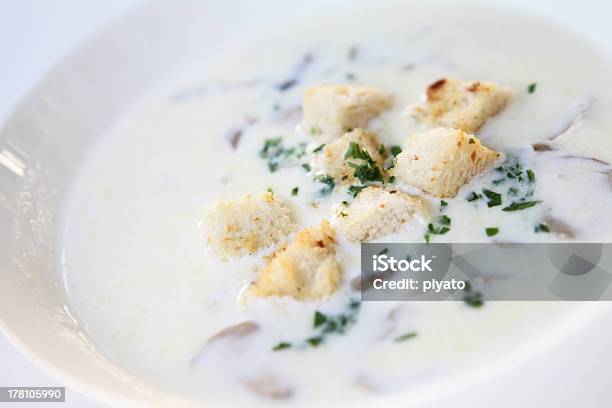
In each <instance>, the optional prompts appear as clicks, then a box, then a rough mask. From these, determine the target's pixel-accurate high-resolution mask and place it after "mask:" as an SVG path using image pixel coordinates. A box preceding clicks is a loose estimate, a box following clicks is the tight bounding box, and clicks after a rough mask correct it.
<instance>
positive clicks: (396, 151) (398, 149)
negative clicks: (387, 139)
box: [389, 146, 402, 157]
mask: <svg viewBox="0 0 612 408" xmlns="http://www.w3.org/2000/svg"><path fill="white" fill-rule="evenodd" d="M389 151H390V152H391V154H392V155H393V157H395V156H397V155H398V154H400V153H401V152H402V148H401V147H400V146H391V147H390V148H389Z"/></svg>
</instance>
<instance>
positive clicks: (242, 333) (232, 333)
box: [190, 321, 259, 366]
mask: <svg viewBox="0 0 612 408" xmlns="http://www.w3.org/2000/svg"><path fill="white" fill-rule="evenodd" d="M257 331H259V325H258V324H257V323H255V322H251V321H246V322H242V323H238V324H235V325H233V326H230V327H227V328H225V329H223V330H221V331H220V332H218V333H217V334H215V335H214V336H212V337H211V338H209V339H208V341H206V344H204V346H203V347H202V348H201V349H200V351H199V352H198V353H197V354H196V355H195V356H194V357H193V358H192V359H191V362H190V364H191V365H192V366H193V365H196V364H198V362H199V361H200V359H201V358H202V356H203V355H204V354H205V352H206V350H207V347H208V346H210V345H211V344H212V343H216V342H218V341H219V340H223V339H228V340H229V339H242V338H245V337H247V336H250V335H252V334H254V333H256V332H257Z"/></svg>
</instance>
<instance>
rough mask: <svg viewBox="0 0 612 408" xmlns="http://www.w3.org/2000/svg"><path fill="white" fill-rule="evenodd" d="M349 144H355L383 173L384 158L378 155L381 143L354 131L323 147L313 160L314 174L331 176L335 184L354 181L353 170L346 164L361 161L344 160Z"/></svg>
mask: <svg viewBox="0 0 612 408" xmlns="http://www.w3.org/2000/svg"><path fill="white" fill-rule="evenodd" d="M351 143H356V144H358V145H359V147H360V148H361V149H362V150H364V151H366V152H367V153H368V154H369V155H370V157H371V158H372V160H374V161H375V162H376V163H377V164H378V166H379V168H380V170H381V172H382V171H384V158H383V156H382V155H381V154H380V151H379V150H380V146H381V143H380V141H379V140H378V137H376V135H375V134H373V133H369V132H366V131H364V130H363V129H355V130H353V131H351V132H348V133H345V134H344V135H342V136H341V137H340V138H339V139H337V140H335V141H333V142H331V143H328V144H326V145H325V147H324V148H323V150H322V151H321V153H320V154H318V155H317V156H316V157H315V159H314V160H313V168H314V169H315V171H316V172H320V173H324V174H327V175H329V176H332V177H333V178H334V179H335V180H336V183H342V184H351V183H353V182H354V181H355V176H354V173H355V169H354V168H353V167H351V166H350V165H349V164H348V163H356V164H360V163H361V160H358V159H355V158H346V159H345V158H344V156H345V155H346V152H347V150H348V149H349V146H350V144H351Z"/></svg>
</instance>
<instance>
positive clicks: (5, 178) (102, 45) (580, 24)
mask: <svg viewBox="0 0 612 408" xmlns="http://www.w3.org/2000/svg"><path fill="white" fill-rule="evenodd" d="M337 3H344V7H351V5H353V4H354V2H349V1H342V0H338V1H335V0H317V1H314V0H310V1H309V2H297V1H295V2H287V1H280V0H260V1H258V2H243V1H237V0H225V1H224V2H216V1H212V0H201V1H198V2H195V1H183V2H154V3H152V4H149V5H147V6H146V7H143V8H141V9H138V10H137V11H135V12H134V13H133V14H131V15H130V16H128V17H126V18H124V19H122V20H121V21H118V22H117V23H116V24H114V25H113V26H112V27H110V28H109V29H107V30H105V31H104V32H102V33H100V34H99V35H98V36H97V37H96V38H94V39H93V40H91V41H89V42H88V43H87V44H86V46H84V47H83V48H81V49H80V50H79V51H78V52H76V53H74V54H73V55H71V56H70V57H69V58H67V59H66V60H65V61H64V62H63V63H62V64H61V65H60V66H58V67H57V68H56V69H54V70H53V71H52V72H51V73H50V74H49V75H48V76H47V77H46V78H45V80H44V81H43V82H42V83H41V84H39V85H38V86H37V87H36V88H35V89H34V90H33V91H32V92H31V93H30V95H29V96H28V98H27V99H26V100H25V101H24V102H23V103H22V104H21V106H20V107H19V109H18V110H17V111H16V112H15V113H14V114H13V115H12V117H11V118H10V120H9V121H8V122H7V123H6V124H5V126H4V128H3V129H2V132H1V133H0V242H2V246H1V247H0V327H1V328H2V331H3V332H4V333H5V334H6V336H7V337H8V338H9V339H10V340H11V341H12V342H13V343H14V344H15V346H16V347H18V348H19V349H20V350H21V351H22V352H23V353H24V354H26V355H27V356H28V357H29V358H30V359H31V360H33V361H34V362H35V363H36V364H38V365H40V366H41V367H42V368H43V369H44V370H46V371H47V372H49V373H51V374H52V375H53V376H55V377H57V378H58V379H60V380H61V381H63V382H64V383H66V385H68V386H70V387H74V388H76V389H78V390H80V391H83V392H84V393H86V394H88V395H90V396H92V397H94V398H97V399H99V400H102V401H105V402H107V403H110V404H113V405H122V406H123V405H142V406H154V405H170V404H179V403H187V402H185V401H179V400H178V399H176V398H175V397H173V396H171V395H166V394H164V393H163V392H162V391H161V390H158V389H155V388H153V387H151V386H149V385H147V384H146V383H144V382H143V381H141V380H138V379H136V378H133V377H132V376H130V375H129V374H127V373H125V372H123V371H122V370H121V369H120V368H118V367H116V366H114V365H113V364H111V363H110V362H108V361H107V360H106V359H105V357H104V356H102V355H100V354H99V353H98V352H97V351H96V350H95V349H94V348H93V347H92V346H91V345H90V344H89V343H88V341H87V338H86V335H85V333H84V332H83V330H82V328H81V327H80V326H79V323H78V322H77V321H76V320H75V319H74V318H73V317H72V316H71V313H70V310H69V309H68V308H67V307H66V305H65V302H64V298H63V294H62V285H61V282H60V275H59V273H58V267H57V265H59V263H60V262H61V254H58V253H56V250H57V247H58V245H56V242H57V241H58V239H59V237H58V236H57V231H58V229H57V228H56V227H57V222H58V221H57V220H58V216H57V209H58V208H59V203H60V202H61V200H62V197H63V195H64V194H65V192H66V189H67V187H68V185H69V184H70V182H71V179H72V177H73V175H74V174H75V172H76V169H77V168H78V165H79V163H80V160H81V158H82V157H84V156H85V152H86V151H87V150H88V149H89V147H90V146H91V145H92V143H94V142H95V140H96V139H97V138H98V137H99V136H100V135H102V134H103V133H104V130H105V129H106V128H107V126H108V124H111V123H114V122H116V121H117V120H119V119H120V118H121V116H122V115H123V113H124V112H125V111H127V110H128V109H129V108H130V107H131V106H132V105H133V104H134V103H135V101H137V100H138V99H140V98H142V97H143V95H145V94H146V93H147V91H148V90H149V89H150V88H151V87H152V86H153V85H154V84H156V83H158V82H159V81H160V80H162V79H163V78H164V77H166V76H167V75H169V74H170V73H171V72H173V71H174V70H176V69H178V67H180V66H182V65H183V64H185V63H187V62H188V61H190V60H192V59H194V58H198V59H202V58H211V59H214V58H218V55H219V54H220V53H221V54H222V51H223V49H224V47H230V46H231V45H230V44H231V43H232V42H233V41H240V39H241V38H248V37H250V36H252V35H254V34H255V33H257V31H258V30H259V29H260V27H262V26H267V25H270V24H273V23H274V21H275V20H277V19H280V18H286V17H290V16H296V15H300V14H302V13H309V12H314V11H316V10H318V9H320V8H322V7H327V6H330V5H332V4H333V5H335V4H337ZM486 3H487V4H490V3H500V4H506V5H508V6H511V7H513V8H520V9H524V10H528V11H529V12H533V13H537V14H545V15H546V16H547V17H548V18H550V19H555V20H557V21H559V22H561V23H562V24H565V25H566V26H568V27H570V28H572V29H574V30H576V31H579V32H581V33H583V34H584V35H586V36H588V37H589V38H590V39H591V40H592V41H593V42H594V43H596V44H598V45H599V46H601V48H602V50H605V52H611V51H612V43H610V42H609V41H607V40H608V39H609V38H612V26H611V25H610V24H609V20H610V17H612V3H607V2H604V1H595V0H589V1H583V2H574V1H568V2H565V3H559V2H557V1H554V0H550V1H541V2H538V3H537V4H535V3H534V2H532V1H517V0H499V1H495V2H491V1H489V2H486ZM219 39H223V41H219ZM608 309H609V306H608V304H607V303H603V302H602V303H599V304H592V305H590V306H589V307H588V308H586V310H585V312H584V313H582V314H581V315H580V316H581V317H580V318H579V319H578V318H576V319H574V320H572V321H568V322H567V323H566V324H565V325H564V326H563V327H561V328H559V329H558V330H557V331H556V332H555V333H549V334H548V335H547V336H546V337H545V338H542V340H541V341H540V342H538V343H536V344H533V345H532V346H531V347H530V348H529V350H528V352H525V353H523V354H522V355H521V356H515V355H513V356H511V359H508V358H506V359H505V360H504V359H503V358H502V359H500V360H499V361H496V362H495V364H494V369H492V368H491V367H490V368H489V369H487V370H483V371H479V372H475V373H474V374H473V375H470V376H469V377H465V378H464V379H463V380H462V381H461V383H457V382H455V383H453V384H439V385H438V386H437V387H436V389H430V390H423V393H421V394H419V395H418V396H415V395H401V394H400V395H395V396H392V397H389V398H388V399H385V403H389V404H393V405H411V406H412V405H419V406H427V405H429V404H432V405H440V404H442V403H451V402H452V403H453V404H454V405H455V406H463V405H465V406H468V405H471V406H473V405H483V406H484V405H491V404H496V405H498V406H517V405H519V404H521V405H531V404H533V403H537V405H540V406H555V407H560V406H568V407H569V406H575V405H576V404H578V403H580V404H581V405H586V406H594V405H601V403H602V401H604V395H607V394H608V390H607V386H608V384H607V382H608V381H607V379H608V378H612V377H611V375H612V366H611V365H610V364H609V363H610V361H609V360H608V359H606V358H605V357H604V358H601V356H605V355H606V354H605V353H606V352H607V350H606V349H605V346H607V344H609V343H610V341H612V330H610V329H609V328H611V327H612V324H610V323H612V315H610V314H609V313H607V314H606V313H604V312H606V311H607V310H608Z"/></svg>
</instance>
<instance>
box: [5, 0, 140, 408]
mask: <svg viewBox="0 0 612 408" xmlns="http://www.w3.org/2000/svg"><path fill="white" fill-rule="evenodd" d="M141 3H144V0H0V127H1V126H2V123H4V121H5V120H6V118H7V117H8V115H10V113H11V112H12V111H13V110H14V109H15V108H16V107H17V105H18V104H19V102H20V101H21V100H22V99H23V98H24V97H25V95H26V94H27V93H28V92H29V90H30V89H31V88H32V87H33V86H34V85H35V84H36V83H37V82H38V81H40V80H41V79H42V78H43V77H44V75H45V74H46V73H47V72H48V71H49V70H50V69H51V68H53V66H55V65H56V64H57V63H58V62H59V61H61V59H62V58H63V57H64V56H66V55H67V54H69V53H70V52H72V51H74V50H75V49H77V48H78V47H79V45H80V44H82V43H83V42H84V41H86V40H87V39H88V38H90V37H91V36H92V35H94V33H95V32H96V31H98V30H99V29H101V28H103V27H104V26H105V25H107V24H109V22H111V21H112V20H113V19H115V18H117V17H119V16H121V15H123V14H125V13H127V12H129V10H130V9H132V8H134V7H137V6H138V5H139V4H141ZM54 385H63V384H60V383H58V382H57V381H55V380H54V379H52V378H50V377H49V376H47V375H46V374H44V373H43V372H42V371H41V370H39V369H38V368H37V367H35V366H34V365H33V364H31V363H30V362H29V361H28V360H27V359H26V358H25V357H24V356H22V355H21V354H20V353H19V352H18V351H17V350H15V348H14V347H13V346H12V344H10V343H9V341H8V340H7V339H6V338H5V337H4V336H3V335H2V334H0V386H6V387H9V386H54ZM3 406H7V407H8V404H2V403H0V407H3ZM28 406H31V407H36V408H40V407H41V404H39V403H20V404H19V405H18V407H19V408H26V407H28ZM53 406H62V404H57V403H56V404H53ZM64 406H68V407H79V408H94V407H96V408H98V407H102V405H101V404H99V403H96V402H93V401H91V400H90V399H88V398H86V397H84V396H82V395H81V394H79V393H77V392H75V391H72V390H66V404H65V405H64Z"/></svg>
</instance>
